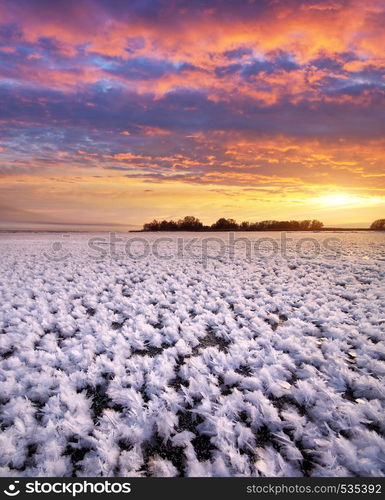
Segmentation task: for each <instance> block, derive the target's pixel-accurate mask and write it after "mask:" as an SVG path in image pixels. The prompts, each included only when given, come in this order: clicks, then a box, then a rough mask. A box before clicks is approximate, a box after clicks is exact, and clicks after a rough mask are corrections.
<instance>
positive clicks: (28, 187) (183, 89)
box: [0, 0, 385, 230]
mask: <svg viewBox="0 0 385 500" xmlns="http://www.w3.org/2000/svg"><path fill="white" fill-rule="evenodd" d="M384 26H385V1H384V0H381V1H380V0H356V1H350V0H325V1H322V0H314V1H311V0H306V1H305V0H286V1H285V0H255V1H253V0H249V1H244V2H239V1H237V2H235V1H229V0H211V1H208V0H207V1H203V0H202V1H200V0H194V1H192V0H190V1H187V0H151V1H150V0H110V1H107V0H65V1H52V0H9V1H4V0H0V228H3V229H6V228H27V229H32V228H42V229H57V228H59V229H60V228H62V229H71V228H75V229H95V230H98V229H108V228H111V229H112V228H117V229H119V228H121V229H125V228H134V227H139V226H141V225H142V224H143V223H144V222H147V221H149V220H151V219H153V218H154V217H156V218H167V219H169V218H179V217H182V216H184V215H195V216H197V217H199V218H201V219H202V221H203V222H205V223H212V222H214V221H215V220H216V219H217V218H219V217H221V216H225V217H227V216H228V217H234V218H236V219H237V220H239V221H242V220H253V221H258V220H263V219H285V220H286V219H305V218H317V219H320V220H322V221H323V222H324V223H325V225H326V226H334V225H340V226H346V227H349V226H350V227H352V226H357V227H365V226H367V225H368V224H370V223H371V222H372V221H373V220H374V219H377V218H384V217H385V168H384V164H385V28H384Z"/></svg>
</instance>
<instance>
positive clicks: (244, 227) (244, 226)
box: [239, 220, 251, 231]
mask: <svg viewBox="0 0 385 500" xmlns="http://www.w3.org/2000/svg"><path fill="white" fill-rule="evenodd" d="M250 225H251V223H250V222H248V221H247V220H245V221H243V222H241V223H240V224H239V229H240V230H241V231H250Z"/></svg>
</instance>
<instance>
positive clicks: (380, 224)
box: [370, 219, 385, 231]
mask: <svg viewBox="0 0 385 500" xmlns="http://www.w3.org/2000/svg"><path fill="white" fill-rule="evenodd" d="M370 229H373V230H374V231H385V219H377V220H375V221H374V222H373V223H372V224H371V226H370Z"/></svg>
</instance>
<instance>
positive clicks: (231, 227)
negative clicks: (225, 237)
mask: <svg viewBox="0 0 385 500" xmlns="http://www.w3.org/2000/svg"><path fill="white" fill-rule="evenodd" d="M211 229H213V230H214V231H235V230H237V229H239V226H238V224H237V221H236V220H235V219H225V218H224V217H222V218H221V219H218V220H217V221H216V222H214V224H213V225H212V226H211Z"/></svg>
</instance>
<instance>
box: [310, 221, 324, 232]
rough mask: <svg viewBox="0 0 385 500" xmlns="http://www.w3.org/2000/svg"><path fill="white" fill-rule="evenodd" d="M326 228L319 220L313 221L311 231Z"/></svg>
mask: <svg viewBox="0 0 385 500" xmlns="http://www.w3.org/2000/svg"><path fill="white" fill-rule="evenodd" d="M323 227H324V225H323V223H322V222H321V221H319V220H316V219H314V220H312V221H311V224H310V229H312V230H313V231H318V230H320V229H322V228H323Z"/></svg>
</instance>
